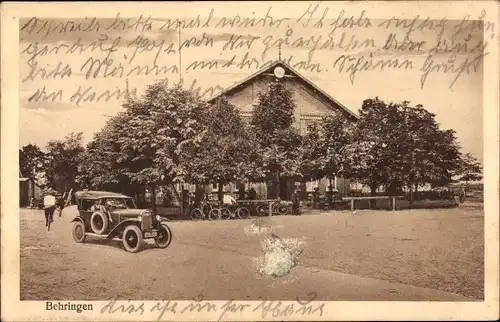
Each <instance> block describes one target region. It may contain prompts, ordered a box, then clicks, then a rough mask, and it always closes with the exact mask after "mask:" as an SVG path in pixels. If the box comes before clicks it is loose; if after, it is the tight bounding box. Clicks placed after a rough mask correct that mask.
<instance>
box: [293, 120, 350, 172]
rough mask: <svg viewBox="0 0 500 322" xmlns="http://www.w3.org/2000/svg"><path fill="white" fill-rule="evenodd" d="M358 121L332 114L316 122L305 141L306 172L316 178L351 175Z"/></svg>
mask: <svg viewBox="0 0 500 322" xmlns="http://www.w3.org/2000/svg"><path fill="white" fill-rule="evenodd" d="M354 126H355V124H354V123H353V122H352V121H349V120H347V119H346V118H345V117H343V116H342V115H340V114H337V113H331V114H328V115H326V116H325V117H323V119H322V120H321V121H320V122H318V123H317V124H315V125H314V126H313V128H312V129H311V130H310V131H309V132H308V133H307V134H306V135H305V137H304V141H303V163H302V173H303V175H304V176H305V177H308V178H310V179H312V180H316V179H320V178H322V177H325V176H326V177H329V178H332V177H333V176H339V175H340V176H344V175H349V174H350V169H351V167H352V162H353V160H352V159H353V155H352V149H353V147H352V141H353V131H354Z"/></svg>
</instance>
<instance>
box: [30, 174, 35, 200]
mask: <svg viewBox="0 0 500 322" xmlns="http://www.w3.org/2000/svg"><path fill="white" fill-rule="evenodd" d="M30 182H31V198H35V179H30ZM31 198H29V199H31Z"/></svg>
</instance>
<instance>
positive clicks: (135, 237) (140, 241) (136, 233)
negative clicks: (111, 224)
mask: <svg viewBox="0 0 500 322" xmlns="http://www.w3.org/2000/svg"><path fill="white" fill-rule="evenodd" d="M122 242H123V247H124V248H125V250H126V251H127V252H130V253H137V252H138V251H140V250H141V248H142V245H144V238H143V237H142V232H141V230H140V229H139V227H137V226H135V225H130V226H128V227H126V228H125V230H124V231H123V236H122Z"/></svg>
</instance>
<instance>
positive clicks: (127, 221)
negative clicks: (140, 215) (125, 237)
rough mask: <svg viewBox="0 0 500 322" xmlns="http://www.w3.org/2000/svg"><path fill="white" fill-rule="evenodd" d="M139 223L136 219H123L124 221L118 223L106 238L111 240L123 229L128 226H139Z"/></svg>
mask: <svg viewBox="0 0 500 322" xmlns="http://www.w3.org/2000/svg"><path fill="white" fill-rule="evenodd" d="M140 224H141V222H140V221H139V220H137V219H125V220H124V221H122V222H120V223H119V224H118V225H116V226H115V227H114V228H113V229H112V230H111V231H110V232H109V234H108V236H107V238H109V239H111V238H113V237H115V236H116V235H118V234H119V233H120V232H121V231H122V230H123V229H125V227H127V226H129V225H136V226H139V227H140V226H141V225H140Z"/></svg>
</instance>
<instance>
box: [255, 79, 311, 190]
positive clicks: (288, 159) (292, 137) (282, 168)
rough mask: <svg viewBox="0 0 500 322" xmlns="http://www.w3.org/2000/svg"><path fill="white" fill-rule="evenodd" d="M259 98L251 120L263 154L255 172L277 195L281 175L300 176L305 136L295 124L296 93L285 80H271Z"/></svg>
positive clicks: (257, 143)
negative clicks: (294, 96) (303, 137)
mask: <svg viewBox="0 0 500 322" xmlns="http://www.w3.org/2000/svg"><path fill="white" fill-rule="evenodd" d="M258 98H259V103H258V105H257V106H255V108H254V111H253V114H252V120H251V123H250V124H251V130H252V131H253V133H254V136H255V137H256V147H257V149H258V151H259V155H260V160H259V161H258V162H255V163H254V164H253V165H254V168H255V171H254V172H255V173H260V174H261V175H262V177H261V179H264V180H267V181H268V197H269V198H275V197H276V196H277V193H278V191H279V183H280V181H282V180H281V179H282V178H293V177H300V176H301V171H300V170H301V159H302V155H301V149H299V147H300V146H301V144H302V137H301V135H300V133H299V132H298V130H297V129H296V128H295V127H293V124H294V121H295V118H294V112H295V102H294V100H293V93H292V92H291V91H290V90H289V89H287V88H286V86H285V84H284V83H283V82H281V81H276V82H273V83H269V84H268V86H267V88H266V90H265V91H263V92H260V93H259V94H258Z"/></svg>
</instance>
